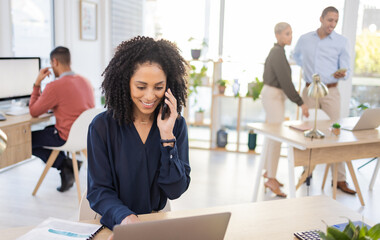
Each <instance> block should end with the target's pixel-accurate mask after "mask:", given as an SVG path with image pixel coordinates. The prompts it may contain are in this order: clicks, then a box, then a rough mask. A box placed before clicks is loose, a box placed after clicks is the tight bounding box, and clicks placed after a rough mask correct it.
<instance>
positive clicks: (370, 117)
mask: <svg viewBox="0 0 380 240" xmlns="http://www.w3.org/2000/svg"><path fill="white" fill-rule="evenodd" d="M379 125H380V108H372V109H366V110H364V112H363V114H362V115H361V116H360V118H358V120H357V122H356V124H355V125H351V126H344V125H343V126H342V129H346V130H350V131H356V130H366V129H375V128H377V127H378V126H379Z"/></svg>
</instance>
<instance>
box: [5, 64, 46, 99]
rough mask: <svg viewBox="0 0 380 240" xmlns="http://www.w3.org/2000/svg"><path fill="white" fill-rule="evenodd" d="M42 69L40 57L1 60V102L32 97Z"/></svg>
mask: <svg viewBox="0 0 380 240" xmlns="http://www.w3.org/2000/svg"><path fill="white" fill-rule="evenodd" d="M40 68H41V59H40V58H39V57H14V58H0V83H1V87H0V101H4V100H11V99H19V98H27V97H30V94H31V93H32V90H33V84H34V82H35V81H36V78H37V75H38V73H39V71H40Z"/></svg>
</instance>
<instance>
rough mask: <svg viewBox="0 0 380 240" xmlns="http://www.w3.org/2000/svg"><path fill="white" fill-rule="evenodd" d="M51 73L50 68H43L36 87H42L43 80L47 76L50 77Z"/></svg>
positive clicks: (35, 84)
mask: <svg viewBox="0 0 380 240" xmlns="http://www.w3.org/2000/svg"><path fill="white" fill-rule="evenodd" d="M50 74H51V72H50V71H49V68H48V67H46V68H42V69H41V70H40V73H39V74H38V76H37V79H36V82H35V83H34V86H36V87H39V86H41V82H42V80H44V79H45V78H46V77H47V76H50Z"/></svg>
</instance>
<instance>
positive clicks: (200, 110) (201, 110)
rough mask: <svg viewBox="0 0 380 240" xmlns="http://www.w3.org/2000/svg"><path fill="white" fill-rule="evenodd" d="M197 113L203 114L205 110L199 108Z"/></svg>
mask: <svg viewBox="0 0 380 240" xmlns="http://www.w3.org/2000/svg"><path fill="white" fill-rule="evenodd" d="M197 112H199V113H203V112H205V110H204V109H203V108H201V107H200V108H198V110H197Z"/></svg>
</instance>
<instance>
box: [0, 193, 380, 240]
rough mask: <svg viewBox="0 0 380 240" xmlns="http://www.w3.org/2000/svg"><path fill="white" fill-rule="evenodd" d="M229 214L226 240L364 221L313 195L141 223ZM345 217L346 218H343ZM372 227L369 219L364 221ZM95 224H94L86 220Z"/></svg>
mask: <svg viewBox="0 0 380 240" xmlns="http://www.w3.org/2000/svg"><path fill="white" fill-rule="evenodd" d="M225 211H228V212H231V213H232V214H231V219H230V222H229V225H228V228H227V232H226V237H225V239H239V240H241V239H262V240H265V239H272V240H276V239H279V240H280V239H281V240H283V239H293V233H294V232H297V231H305V230H310V229H321V230H323V231H326V226H325V224H324V223H323V222H322V220H323V221H325V222H326V223H327V224H329V225H333V224H337V223H343V222H346V221H347V219H346V218H349V219H351V220H352V221H357V220H363V219H362V216H361V215H360V214H359V213H357V212H355V211H353V210H350V209H349V208H347V207H345V206H343V205H342V204H340V203H338V202H337V201H335V200H333V199H331V198H329V197H327V196H313V197H303V198H293V199H284V200H273V201H265V202H256V203H246V204H238V205H230V206H221V207H213V208H205V209H194V210H181V211H172V212H165V213H153V214H145V215H140V216H139V218H140V219H141V220H142V221H151V220H158V219H169V218H178V217H186V216H192V215H200V214H208V213H218V212H225ZM342 217H346V218H342ZM364 221H365V222H366V223H368V224H369V225H371V226H372V225H374V223H373V222H371V221H369V220H364ZM86 222H90V223H96V222H95V221H86ZM31 228H32V227H22V228H13V229H4V230H0V236H1V237H2V238H3V237H4V239H9V240H12V239H16V238H17V237H19V236H21V235H22V234H24V233H26V232H27V231H29V230H30V229H31ZM110 233H111V231H110V230H108V229H105V230H103V231H101V232H100V234H99V235H97V237H96V238H95V240H102V239H107V237H108V236H109V235H110Z"/></svg>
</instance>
